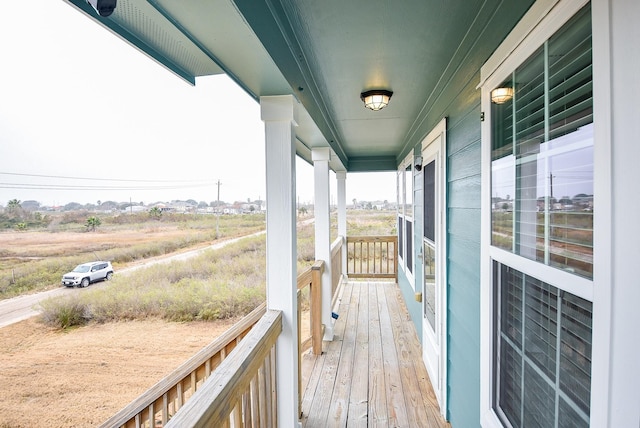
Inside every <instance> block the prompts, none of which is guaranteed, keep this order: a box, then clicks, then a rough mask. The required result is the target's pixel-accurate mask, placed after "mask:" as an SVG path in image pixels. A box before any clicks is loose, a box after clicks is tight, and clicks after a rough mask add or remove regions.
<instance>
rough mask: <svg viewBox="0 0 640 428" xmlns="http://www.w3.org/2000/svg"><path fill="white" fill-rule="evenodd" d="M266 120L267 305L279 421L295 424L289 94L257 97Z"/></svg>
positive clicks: (292, 105)
mask: <svg viewBox="0 0 640 428" xmlns="http://www.w3.org/2000/svg"><path fill="white" fill-rule="evenodd" d="M260 109H261V118H262V120H263V122H264V124H265V146H266V156H265V162H266V190H267V309H277V310H280V311H282V333H281V334H280V336H279V337H278V341H277V342H276V385H277V420H278V427H283V428H284V427H294V426H299V415H298V379H297V378H298V354H299V349H298V323H297V320H298V307H297V302H296V291H297V280H296V278H297V272H296V271H297V250H296V203H295V197H296V183H295V178H296V163H295V156H296V153H295V132H294V127H295V126H297V102H296V100H295V99H294V98H293V96H291V95H281V96H267V97H261V98H260Z"/></svg>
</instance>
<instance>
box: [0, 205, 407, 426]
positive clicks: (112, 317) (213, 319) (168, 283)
mask: <svg viewBox="0 0 640 428" xmlns="http://www.w3.org/2000/svg"><path fill="white" fill-rule="evenodd" d="M220 220H221V222H222V220H223V218H221V219H220ZM238 221H240V220H238ZM221 224H222V223H221ZM243 224H244V223H243ZM196 226H197V225H196V224H194V225H192V226H191V227H185V228H163V227H162V226H161V225H157V226H156V227H150V228H148V229H146V228H145V227H144V226H143V225H136V226H135V227H130V228H124V227H117V228H113V229H107V228H105V229H102V228H100V229H99V231H98V232H96V235H93V233H88V232H82V233H81V232H68V231H67V232H59V231H58V232H55V233H50V235H53V236H50V235H47V232H21V233H20V234H19V236H20V237H21V239H23V241H21V242H30V243H31V244H30V247H31V248H32V249H33V252H29V251H28V250H27V247H26V246H21V251H22V257H25V258H28V257H34V259H32V260H30V261H25V260H21V261H20V263H17V264H15V263H14V262H11V263H14V264H13V266H14V268H16V267H17V266H19V267H21V268H26V267H28V266H29V265H30V264H37V265H40V263H44V262H45V261H47V262H48V263H54V262H53V260H54V259H56V257H61V259H62V260H67V257H72V256H68V255H66V254H68V252H69V251H68V250H67V249H68V248H72V247H73V248H77V249H78V251H81V250H82V249H83V248H85V247H84V244H83V242H84V241H83V240H84V239H86V237H87V236H89V237H92V238H91V239H89V241H88V242H87V243H86V245H94V244H95V239H96V237H97V236H101V237H102V238H103V239H104V242H105V243H108V245H112V246H113V247H112V249H113V250H114V251H117V250H118V248H117V247H118V245H115V244H116V243H120V245H122V246H138V245H141V246H146V245H152V244H151V243H153V242H154V241H155V242H165V241H170V240H171V239H172V238H170V237H172V236H173V237H175V239H176V240H178V241H180V240H181V239H182V235H181V233H180V232H182V234H185V235H191V233H192V231H193V230H194V229H195V230H198V229H197V227H196ZM214 227H215V226H214ZM247 227H248V228H247V229H246V230H245V231H244V232H243V233H245V232H249V231H252V230H254V229H253V226H251V225H250V224H249V225H248V226H247ZM262 227H264V224H262ZM394 228H395V214H394V213H392V212H390V213H379V212H366V211H358V212H351V211H350V212H348V231H349V233H350V234H353V235H356V234H357V235H365V234H382V235H384V234H391V233H395V229H394ZM141 231H142V232H141ZM12 233H13V232H12ZM12 233H11V234H12ZM227 233H229V235H233V233H231V232H227ZM333 233H334V235H335V232H333ZM174 234H175V235H174ZM202 234H203V235H206V234H207V232H206V231H203V232H202ZM0 235H3V234H1V233H0ZM313 235H314V232H313V225H312V224H311V225H300V226H299V228H298V255H299V257H298V266H299V269H303V268H304V267H306V266H309V265H310V264H311V263H312V262H313V259H314V257H313ZM5 237H6V235H5ZM64 237H70V238H73V239H71V241H70V242H67V243H65V241H64ZM2 238H3V237H2V236H0V242H3V241H2ZM45 238H46V239H45ZM49 238H51V241H49V240H48V239H49ZM194 239H195V238H194ZM4 242H5V244H3V245H2V247H1V248H4V245H6V241H4ZM134 242H135V243H134ZM210 243H211V241H204V240H203V241H197V242H196V243H195V244H194V246H195V247H196V248H197V247H199V246H202V245H208V244H210ZM103 245H107V244H103ZM185 248H186V247H185ZM224 250H225V251H224V252H222V251H221V252H219V253H215V254H214V253H213V252H208V251H207V252H205V253H204V254H203V255H202V256H199V257H196V258H193V259H190V260H186V261H183V262H171V263H169V264H167V265H164V266H152V267H149V268H145V269H142V270H139V271H138V273H137V274H136V278H135V281H136V282H133V281H134V279H128V278H127V277H126V276H125V275H122V278H118V275H116V277H115V278H114V281H113V283H112V284H110V286H109V287H108V288H107V289H105V290H104V291H103V290H99V289H98V288H96V289H95V290H91V289H88V290H86V291H87V292H86V293H85V292H82V293H77V294H78V295H77V296H75V297H78V298H77V299H70V300H65V299H62V300H58V301H50V302H48V303H46V304H45V306H46V305H49V307H48V308H47V310H46V311H45V314H47V312H48V311H50V312H48V316H50V317H51V316H52V314H53V316H52V318H51V319H49V320H48V321H49V323H44V322H43V319H37V318H33V319H30V320H26V321H22V322H19V323H17V324H13V325H10V326H7V327H4V328H2V329H0V368H1V369H0V389H1V390H2V391H3V394H2V395H1V396H0V428H9V427H11V428H22V427H35V428H38V427H48V428H51V427H94V426H97V425H99V424H100V423H102V422H103V421H104V420H106V419H107V418H108V417H109V416H111V415H113V414H114V413H115V412H117V411H118V410H120V409H121V408H122V407H123V406H125V405H126V404H128V403H129V402H130V401H131V400H133V399H134V398H135V397H137V396H138V395H140V394H141V393H142V392H144V391H145V390H146V389H148V388H149V387H151V386H152V385H153V384H155V383H156V382H157V381H158V380H159V379H161V378H162V377H163V376H165V375H167V374H168V373H170V372H171V371H172V370H173V369H174V368H175V367H177V366H178V365H180V363H182V362H184V361H185V360H186V359H188V358H189V357H190V356H192V355H193V354H195V353H196V352H197V351H198V350H199V349H201V348H202V347H203V346H205V345H206V344H208V343H210V342H211V341H212V340H214V339H215V338H216V337H218V336H219V335H220V334H221V333H222V332H224V331H225V330H226V329H227V328H229V327H230V326H231V325H232V324H233V323H234V322H235V321H236V320H237V318H238V317H239V316H240V315H241V313H242V312H244V311H245V310H249V307H250V306H252V305H255V304H256V302H258V301H260V302H261V301H264V294H263V293H264V260H265V257H264V235H263V236H262V237H259V238H250V239H245V240H242V241H241V242H239V243H237V244H233V245H230V246H229V247H227V248H225V249H224ZM223 253H224V254H223ZM34 254H37V256H34ZM84 254H90V252H87V251H85V252H84ZM74 257H75V256H74ZM5 263H8V262H7V261H6V260H5ZM58 263H62V262H60V261H59V262H58ZM72 264H73V263H72ZM122 265H124V263H123V264H122ZM122 265H120V266H122ZM65 269H67V270H68V266H65ZM58 281H59V278H56V279H55V281H54V282H55V283H54V284H53V285H52V286H54V287H57V286H59V284H58V283H57V282H58ZM154 284H155V285H157V287H152V285H154ZM247 284H248V286H247ZM241 290H242V291H241ZM89 292H91V293H89ZM94 292H95V293H94ZM80 295H83V296H85V295H86V296H89V295H92V296H93V297H92V298H91V299H88V298H87V300H84V297H82V298H79V296H80ZM171 300H174V302H173V303H170V301H171ZM239 302H241V303H239ZM69 304H71V305H70V306H71V307H73V305H75V304H77V305H79V306H80V307H81V310H79V311H77V312H74V311H72V310H69V311H68V313H69V314H70V315H71V314H73V313H76V314H77V313H80V314H81V317H80V318H81V319H80V322H78V323H67V324H65V323H62V322H60V321H61V320H63V319H64V317H63V316H60V314H59V311H60V310H61V308H65V307H67V308H68V307H70V306H69ZM171 304H173V305H175V306H174V308H182V309H181V310H176V309H171V306H170V305H171ZM185 308H187V309H188V310H186V311H185V310H184V309H185ZM178 314H179V315H178ZM185 314H187V315H186V316H185ZM70 318H71V317H70ZM52 320H53V321H52ZM168 320H173V321H180V322H170V321H168ZM73 324H76V325H73ZM61 327H64V328H61Z"/></svg>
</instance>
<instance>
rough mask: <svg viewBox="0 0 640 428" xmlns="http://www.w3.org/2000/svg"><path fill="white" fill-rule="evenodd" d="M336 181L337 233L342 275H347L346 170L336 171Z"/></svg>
mask: <svg viewBox="0 0 640 428" xmlns="http://www.w3.org/2000/svg"><path fill="white" fill-rule="evenodd" d="M336 180H337V181H338V188H337V191H338V235H339V236H342V262H341V263H342V276H344V277H346V276H347V192H346V189H347V185H346V182H347V172H346V171H338V172H336Z"/></svg>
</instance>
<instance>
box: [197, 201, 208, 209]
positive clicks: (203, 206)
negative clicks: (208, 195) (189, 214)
mask: <svg viewBox="0 0 640 428" xmlns="http://www.w3.org/2000/svg"><path fill="white" fill-rule="evenodd" d="M208 206H209V205H207V203H206V202H205V201H200V203H198V208H207V207H208Z"/></svg>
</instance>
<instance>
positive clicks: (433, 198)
mask: <svg viewBox="0 0 640 428" xmlns="http://www.w3.org/2000/svg"><path fill="white" fill-rule="evenodd" d="M444 143H445V121H444V120H443V121H442V122H441V124H440V125H438V126H437V127H436V129H434V130H433V131H432V132H431V133H430V134H429V135H428V136H427V138H426V139H425V140H424V141H423V144H422V158H423V162H422V165H423V167H422V180H423V183H422V184H423V196H424V198H423V237H422V263H423V275H424V281H423V290H422V296H423V298H422V350H423V351H422V352H423V354H422V355H423V359H424V363H425V365H426V367H427V371H428V372H429V377H430V378H431V383H432V385H433V388H434V390H435V393H436V396H437V398H438V403H439V404H440V409H441V411H442V412H443V414H444V412H445V410H446V403H445V400H446V341H445V340H444V339H445V334H446V328H445V326H446V307H445V302H446V266H445V260H446V258H445V257H446V235H445V231H446V227H445V220H446V218H445V215H444V206H445V204H444V203H445V200H446V199H445V189H446V186H445V168H444Z"/></svg>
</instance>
